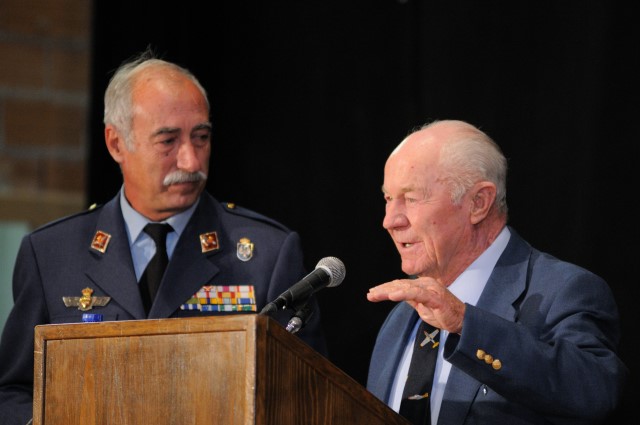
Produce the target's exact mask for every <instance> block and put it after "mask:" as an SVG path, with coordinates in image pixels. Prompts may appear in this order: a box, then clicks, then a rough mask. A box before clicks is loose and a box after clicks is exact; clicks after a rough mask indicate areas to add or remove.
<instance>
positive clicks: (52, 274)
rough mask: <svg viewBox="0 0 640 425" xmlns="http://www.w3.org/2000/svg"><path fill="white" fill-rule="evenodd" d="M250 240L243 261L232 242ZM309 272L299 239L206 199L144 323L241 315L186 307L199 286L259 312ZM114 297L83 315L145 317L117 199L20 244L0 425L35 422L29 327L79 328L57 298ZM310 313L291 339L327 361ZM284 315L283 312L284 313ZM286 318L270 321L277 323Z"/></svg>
mask: <svg viewBox="0 0 640 425" xmlns="http://www.w3.org/2000/svg"><path fill="white" fill-rule="evenodd" d="M97 232H104V233H106V234H109V235H111V237H110V239H109V243H108V245H107V246H106V249H105V250H104V253H103V252H100V250H97V249H94V248H92V247H91V245H92V241H93V240H94V237H95V235H96V233H97ZM209 232H216V235H217V242H218V248H217V249H213V250H211V251H209V252H205V253H203V252H202V246H201V241H200V235H201V234H205V233H209ZM241 238H248V239H250V241H251V242H252V243H253V244H254V251H253V256H252V258H251V259H250V260H249V261H241V260H240V259H239V258H238V256H237V253H238V248H237V244H238V242H239V240H240V239H241ZM305 274H306V272H305V268H304V265H303V254H302V248H301V241H300V237H299V235H298V234H297V233H296V232H293V231H291V230H289V229H287V228H286V227H284V226H283V225H282V224H280V223H278V222H276V221H274V220H271V219H269V218H267V217H264V216H262V215H260V214H257V213H255V212H252V211H250V210H247V209H244V208H240V207H236V206H233V205H232V204H221V203H219V202H218V201H216V200H215V199H214V198H213V197H212V196H210V195H209V194H207V193H206V192H205V193H203V195H202V196H201V199H200V203H199V204H198V206H197V208H196V210H195V211H194V213H193V216H192V217H191V219H190V221H189V223H188V224H187V227H186V228H185V230H184V232H183V234H182V235H181V237H180V239H179V240H178V242H177V245H176V247H175V250H174V252H173V255H172V258H171V261H170V262H169V265H168V266H167V269H166V272H165V276H164V278H163V281H162V283H161V286H160V288H159V290H158V293H157V296H156V300H155V302H154V304H153V306H152V308H151V311H150V313H149V318H169V317H186V316H202V315H216V314H242V313H235V312H234V313H219V312H201V311H198V310H183V309H181V308H180V307H181V305H182V304H183V303H185V302H186V301H187V300H189V299H190V298H191V297H192V296H193V295H194V294H195V293H196V292H197V291H198V290H199V289H200V288H201V287H203V286H205V285H253V287H254V291H255V301H256V304H257V311H258V312H259V311H260V310H261V309H262V307H264V306H265V305H266V304H267V303H268V302H270V301H273V300H274V299H276V298H277V297H278V295H280V294H281V293H282V292H284V291H285V290H286V289H287V288H289V287H290V286H291V285H293V284H294V283H296V282H297V281H299V280H300V279H301V278H302V277H304V276H305ZM84 288H91V289H92V290H93V291H94V292H93V294H92V296H97V297H111V299H110V301H109V302H108V303H107V304H106V305H105V306H103V307H93V308H92V309H91V311H88V313H98V314H102V315H103V317H104V320H105V321H107V320H133V319H145V318H146V315H145V312H144V308H143V305H142V300H141V297H140V293H139V291H138V283H137V280H136V276H135V272H134V269H133V261H132V259H131V253H130V250H129V242H128V238H127V235H126V230H125V224H124V219H123V217H122V213H121V210H120V202H119V196H116V197H114V198H113V199H112V200H111V201H110V202H108V203H107V204H105V205H104V206H102V207H98V208H96V209H93V210H90V211H86V212H83V213H80V214H77V215H74V216H71V217H67V218H63V219H60V220H58V221H55V222H53V223H50V224H47V225H45V226H43V227H41V228H39V229H37V230H35V231H34V232H32V233H31V234H29V235H27V236H25V237H24V239H23V241H22V244H21V247H20V250H19V253H18V256H17V260H16V265H15V269H14V278H13V292H14V302H15V305H14V307H13V309H12V311H11V313H10V315H9V317H8V319H7V322H6V325H5V329H4V331H3V334H2V340H1V342H0V418H2V421H1V422H2V424H4V425H12V424H14V423H15V424H20V425H24V424H25V423H26V422H27V421H28V420H29V418H31V416H32V392H33V388H32V385H33V349H34V327H35V326H36V325H40V324H47V323H71V322H80V321H81V319H82V314H83V313H84V312H83V311H80V310H79V309H78V308H77V307H67V306H66V305H65V303H64V302H63V297H79V296H81V295H82V290H83V289H84ZM313 302H314V306H315V310H316V311H315V314H314V315H313V316H312V317H311V320H310V322H309V323H308V324H307V325H306V326H305V327H304V328H303V329H302V330H301V331H300V332H299V333H297V334H296V335H298V336H299V337H300V338H301V339H302V340H304V341H305V342H307V343H308V344H309V345H310V346H312V347H313V348H315V349H316V350H317V351H319V352H320V353H322V354H324V355H326V345H325V340H324V337H323V335H322V331H321V328H320V314H319V311H317V303H316V302H315V300H313ZM281 313H287V312H281ZM290 316H291V314H290V313H288V314H283V315H282V316H281V317H277V319H279V321H280V322H281V323H282V324H283V325H284V324H286V322H287V320H288V319H289V317H290Z"/></svg>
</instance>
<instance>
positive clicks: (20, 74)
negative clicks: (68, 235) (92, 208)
mask: <svg viewBox="0 0 640 425" xmlns="http://www.w3.org/2000/svg"><path fill="white" fill-rule="evenodd" d="M91 6H92V1H91V0H0V220H17V221H25V222H27V223H28V224H29V225H30V227H36V226H38V225H40V224H43V223H45V222H47V221H50V220H52V219H55V218H58V217H61V216H63V215H67V214H70V213H74V212H77V211H79V210H81V209H83V208H85V207H86V205H85V198H86V195H85V183H86V171H85V165H86V160H87V152H88V149H87V147H88V134H89V131H88V122H87V119H88V110H89V88H90V87H89V76H90V75H89V73H90V69H89V65H90V58H91V57H90V54H91V51H90V47H91Z"/></svg>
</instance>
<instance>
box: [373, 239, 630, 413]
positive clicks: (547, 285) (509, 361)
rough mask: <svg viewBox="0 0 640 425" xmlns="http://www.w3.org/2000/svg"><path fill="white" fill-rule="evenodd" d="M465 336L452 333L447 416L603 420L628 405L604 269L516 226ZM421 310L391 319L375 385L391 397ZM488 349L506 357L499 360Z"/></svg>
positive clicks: (379, 345)
mask: <svg viewBox="0 0 640 425" xmlns="http://www.w3.org/2000/svg"><path fill="white" fill-rule="evenodd" d="M509 230H510V231H511V238H510V240H509V243H508V245H507V247H506V249H505V251H504V252H503V254H502V255H501V257H500V259H499V260H498V262H497V264H496V266H495V269H494V270H493V272H492V274H491V276H490V278H489V280H488V282H487V285H486V287H485V289H484V291H483V292H482V295H481V296H480V299H479V300H478V303H477V305H476V306H471V305H469V304H467V306H466V313H465V318H464V323H463V331H462V334H461V335H457V334H453V335H449V336H448V337H447V341H446V343H445V346H444V347H443V349H444V351H443V354H444V358H445V359H446V360H447V361H449V362H450V363H451V364H452V368H451V372H450V374H449V379H448V381H447V384H446V387H445V392H444V395H443V400H442V406H441V409H440V414H439V417H438V425H462V424H465V425H470V424H478V425H479V424H505V425H506V424H508V425H517V424H563V425H564V424H596V423H601V422H602V421H603V420H604V419H605V418H606V417H607V416H608V415H609V414H610V413H611V412H612V411H613V410H614V409H615V408H616V407H617V405H618V403H619V401H620V398H621V393H622V390H623V385H624V382H625V380H626V377H627V374H628V370H627V368H626V366H625V365H624V364H623V363H622V362H621V360H620V359H619V358H618V356H617V354H616V352H617V347H618V343H619V340H620V326H619V317H618V310H617V306H616V303H615V300H614V297H613V294H612V292H611V290H610V288H609V287H608V285H607V284H606V283H605V281H604V280H602V279H601V278H600V277H598V276H596V275H594V274H593V273H591V272H589V271H587V270H585V269H583V268H580V267H578V266H576V265H573V264H570V263H567V262H563V261H560V260H558V259H557V258H554V257H552V256H550V255H548V254H545V253H542V252H540V251H537V250H536V249H534V248H532V247H531V246H530V245H529V244H528V243H527V242H525V241H524V240H523V239H522V238H521V237H520V236H519V235H518V234H517V233H516V232H515V231H514V230H513V229H511V228H510V229H509ZM417 318H418V316H417V313H416V312H415V310H414V309H413V308H412V307H411V306H410V305H409V304H407V303H404V302H403V303H399V304H398V305H396V306H395V307H394V308H393V309H392V311H391V312H390V313H389V316H388V317H387V319H386V320H385V322H384V324H383V325H382V327H381V329H380V331H379V334H378V337H377V340H376V343H375V346H374V350H373V354H372V357H371V363H370V367H369V376H368V380H367V389H369V390H370V391H371V392H372V393H373V394H375V395H376V396H377V397H378V398H379V399H380V400H382V401H384V402H385V403H387V402H388V400H389V396H390V391H391V385H392V384H393V380H394V377H395V372H396V369H397V367H398V364H399V362H400V358H401V356H402V352H403V350H404V348H405V344H406V341H407V340H408V338H409V337H410V336H409V334H410V332H411V328H412V326H413V324H414V323H415V321H416V320H417ZM478 350H484V352H486V353H488V354H490V355H491V356H493V358H494V359H498V360H499V361H500V362H501V365H502V366H501V368H499V369H494V368H493V367H492V365H491V364H490V363H486V362H485V361H484V360H483V359H480V358H478V355H477V352H478Z"/></svg>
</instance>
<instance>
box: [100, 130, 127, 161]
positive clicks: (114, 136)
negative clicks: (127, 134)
mask: <svg viewBox="0 0 640 425" xmlns="http://www.w3.org/2000/svg"><path fill="white" fill-rule="evenodd" d="M104 141H105V143H106V144H107V149H108V150H109V154H111V157H112V158H113V159H114V160H115V161H116V162H117V163H118V164H120V163H122V161H123V159H124V153H123V152H122V151H123V150H124V149H126V147H125V146H124V139H123V138H122V137H121V136H120V133H119V132H118V131H117V130H116V129H115V128H114V127H113V126H112V125H107V126H106V127H105V128H104Z"/></svg>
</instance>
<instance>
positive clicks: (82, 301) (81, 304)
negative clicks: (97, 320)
mask: <svg viewBox="0 0 640 425" xmlns="http://www.w3.org/2000/svg"><path fill="white" fill-rule="evenodd" d="M91 294H93V289H91V288H84V289H83V290H82V296H81V297H62V301H64V305H65V306H67V307H78V310H81V311H87V310H91V309H92V308H93V307H104V306H105V305H107V304H108V303H109V301H111V297H93V296H91Z"/></svg>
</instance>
